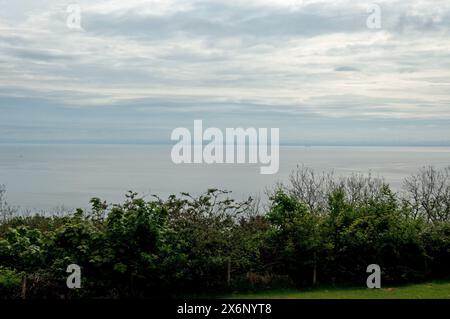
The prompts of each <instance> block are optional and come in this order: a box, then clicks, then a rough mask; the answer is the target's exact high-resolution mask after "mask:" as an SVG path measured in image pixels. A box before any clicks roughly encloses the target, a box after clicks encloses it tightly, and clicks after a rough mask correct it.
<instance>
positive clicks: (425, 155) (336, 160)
mask: <svg viewBox="0 0 450 319" xmlns="http://www.w3.org/2000/svg"><path fill="white" fill-rule="evenodd" d="M170 150H171V146H155V145H11V144H8V145H0V184H6V186H7V197H8V201H9V202H10V203H11V204H13V205H18V206H20V207H22V208H31V209H32V208H36V209H44V210H50V209H52V208H54V207H56V206H60V205H64V206H65V207H67V208H75V207H88V206H89V205H88V202H89V199H90V198H91V197H93V196H97V197H101V198H103V199H105V200H107V201H108V202H113V203H116V202H120V201H121V200H122V199H123V198H124V194H125V192H126V191H128V190H134V191H136V192H139V193H140V194H144V195H150V194H158V195H160V196H163V197H165V196H167V195H169V194H173V193H178V192H182V191H188V192H191V193H192V194H198V193H200V192H202V191H204V190H206V189H207V188H210V187H218V188H222V189H227V190H231V191H233V193H234V197H235V198H237V199H243V198H245V197H246V196H248V195H258V194H260V195H262V194H263V192H264V189H265V188H266V187H267V186H271V185H273V184H274V183H275V182H277V181H284V180H286V179H287V177H288V176H289V173H290V172H291V170H293V169H294V168H295V167H296V166H297V165H302V164H304V165H307V166H309V167H312V168H314V169H317V170H320V171H323V170H324V171H330V170H334V171H335V173H336V174H337V175H348V174H351V173H354V172H362V173H368V172H369V171H371V172H372V174H373V175H376V176H377V175H380V176H383V177H384V178H385V179H386V180H387V181H388V182H389V183H391V185H392V186H393V187H394V188H398V187H399V186H400V185H401V181H402V179H403V178H405V177H406V176H408V175H410V174H412V173H414V172H416V171H417V170H418V169H419V168H420V167H422V166H424V165H434V166H436V167H445V166H448V165H450V148H449V147H301V146H284V147H281V148H280V170H279V172H278V174H275V175H260V174H259V164H255V165H231V164H220V165H218V164H215V165H199V164H190V165H188V164H182V165H175V164H173V163H172V161H171V159H170Z"/></svg>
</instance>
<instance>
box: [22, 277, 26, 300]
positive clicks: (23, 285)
mask: <svg viewBox="0 0 450 319" xmlns="http://www.w3.org/2000/svg"><path fill="white" fill-rule="evenodd" d="M21 297H22V299H27V275H24V276H23V278H22V293H21Z"/></svg>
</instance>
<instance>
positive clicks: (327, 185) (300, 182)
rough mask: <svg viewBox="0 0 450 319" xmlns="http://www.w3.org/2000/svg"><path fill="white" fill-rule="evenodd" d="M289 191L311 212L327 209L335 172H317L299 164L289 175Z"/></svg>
mask: <svg viewBox="0 0 450 319" xmlns="http://www.w3.org/2000/svg"><path fill="white" fill-rule="evenodd" d="M289 182H290V185H289V187H288V192H289V194H290V195H291V196H293V197H294V198H296V199H297V200H299V201H300V202H302V203H303V204H305V205H306V207H307V208H308V209H309V210H310V211H311V212H316V213H321V212H323V211H325V209H326V207H327V202H328V195H329V192H330V190H331V189H333V187H334V184H335V182H334V173H333V172H330V173H326V172H321V173H319V174H317V173H316V172H315V171H314V170H313V169H311V168H309V167H306V166H303V165H302V166H297V169H296V170H295V171H293V172H292V173H291V175H290V176H289Z"/></svg>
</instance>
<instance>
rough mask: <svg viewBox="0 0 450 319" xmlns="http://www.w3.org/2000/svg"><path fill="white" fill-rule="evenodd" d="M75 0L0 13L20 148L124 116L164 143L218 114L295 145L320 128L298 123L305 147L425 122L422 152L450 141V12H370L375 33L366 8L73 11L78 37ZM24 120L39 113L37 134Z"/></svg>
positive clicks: (9, 103)
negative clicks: (70, 17) (377, 23)
mask: <svg viewBox="0 0 450 319" xmlns="http://www.w3.org/2000/svg"><path fill="white" fill-rule="evenodd" d="M70 3H73V2H67V3H64V2H58V3H57V4H55V3H54V2H52V1H31V0H28V1H16V2H14V3H10V4H4V5H3V8H2V11H1V13H0V69H1V72H0V112H1V111H2V110H3V111H5V112H4V114H5V115H4V116H2V117H1V118H0V125H5V127H6V125H8V130H7V131H6V132H3V133H5V134H6V135H8V134H9V136H15V140H20V139H23V140H27V139H30V138H31V137H32V136H37V135H39V136H42V139H45V138H46V136H47V138H49V136H50V133H48V134H47V133H45V132H48V130H49V128H50V127H52V129H51V130H50V131H52V132H54V131H55V130H56V131H57V130H58V127H60V126H59V125H56V124H51V123H52V122H51V121H52V120H53V121H61V122H70V120H69V119H66V116H69V114H70V118H72V119H78V121H79V123H78V124H77V125H75V126H74V130H75V129H76V128H78V129H80V130H83V129H85V131H86V132H88V131H90V129H89V128H90V127H91V126H90V125H94V124H92V123H94V122H95V121H97V123H104V125H105V128H104V129H103V131H102V132H103V133H102V136H104V137H105V139H107V137H108V129H107V125H106V122H104V121H103V120H102V119H101V118H100V117H99V116H100V115H99V114H102V116H103V118H108V119H109V121H110V123H116V122H117V123H120V118H121V117H123V116H124V114H126V118H127V119H128V120H127V121H125V122H124V123H123V125H120V126H119V129H121V130H123V132H125V133H124V134H125V135H126V134H130V136H131V133H130V132H131V131H133V130H132V129H131V128H132V126H133V121H137V122H140V121H144V120H145V119H148V121H149V122H152V123H153V126H154V125H155V122H154V120H153V119H152V117H157V118H158V119H159V121H160V123H164V125H165V126H164V125H162V124H161V127H162V126H164V127H165V128H164V129H162V130H160V131H159V133H158V134H157V135H158V136H159V135H160V136H161V139H162V138H163V134H162V133H161V132H163V131H164V132H165V131H166V130H168V129H169V128H171V126H172V125H174V124H175V123H180V122H182V119H192V118H194V117H196V116H197V117H198V116H203V117H205V118H211V119H214V118H215V117H219V116H220V117H222V118H224V120H223V123H222V124H224V125H225V123H226V125H229V126H233V123H240V124H242V125H246V124H245V119H248V123H249V124H247V126H249V125H250V124H255V125H257V124H258V123H261V124H262V123H267V122H269V123H270V121H268V120H267V119H275V118H279V120H280V126H281V124H283V125H284V126H285V127H286V132H289V133H288V136H287V137H286V139H289V140H296V139H297V140H302V141H303V140H307V139H308V137H305V136H301V137H300V136H298V135H299V134H304V132H303V131H301V130H297V131H296V129H295V128H296V127H297V126H298V125H297V123H298V122H299V120H300V119H304V120H305V121H310V122H309V123H315V124H316V125H315V126H312V125H308V124H307V123H306V122H304V123H303V124H304V125H305V126H307V127H308V128H309V129H310V130H312V132H311V140H314V136H320V138H321V139H324V141H325V140H326V138H327V134H328V135H329V136H332V137H333V138H334V137H337V138H339V136H340V137H341V138H340V139H341V140H344V139H349V140H351V138H352V137H351V136H348V134H347V133H344V132H346V130H347V127H348V125H350V126H351V125H355V127H357V126H358V125H359V124H358V121H370V123H373V125H371V129H372V130H373V128H374V127H384V128H385V129H384V130H380V132H377V133H376V135H377V138H379V139H380V140H383V139H387V138H388V137H389V134H392V131H391V132H389V130H390V128H392V129H394V127H395V126H401V127H403V129H404V130H408V127H414V130H416V131H417V127H419V128H420V125H425V123H426V125H427V126H426V127H428V129H427V133H426V134H424V136H426V140H425V141H423V142H424V143H425V142H426V141H444V143H447V142H446V141H449V138H448V137H447V136H450V134H449V133H450V129H448V130H447V131H445V125H443V124H442V121H450V94H449V92H450V87H449V86H450V59H449V58H450V42H449V41H448V39H449V35H450V4H449V3H448V1H438V0H437V1H424V0H414V1H398V0H397V1H378V2H377V3H379V4H380V6H381V17H382V28H381V29H380V30H370V29H368V28H367V26H366V19H367V17H368V15H369V13H367V11H366V9H367V7H368V5H370V4H371V2H370V1H358V2H356V1H350V0H341V1H333V2H332V3H330V2H329V1H308V0H304V1H301V0H299V1H296V0H286V1H275V0H260V1H256V0H252V1H239V0H233V1H173V0H167V1H163V0H160V1H137V0H133V1H126V2H125V1H95V2H93V1H79V2H78V3H79V4H80V6H81V10H82V11H81V13H82V15H81V17H82V27H83V28H84V30H83V31H76V30H70V29H68V28H67V26H66V24H65V21H66V18H67V12H66V7H67V5H68V4H70ZM24 8H25V10H24ZM6 110H8V112H7V113H6ZM24 110H27V111H26V112H31V110H34V111H33V112H34V113H33V114H44V115H43V118H46V119H47V120H46V121H43V122H41V126H38V127H41V128H42V131H41V132H39V134H38V132H33V130H32V129H30V124H29V121H28V120H27V119H26V118H25V117H26V114H27V113H26V112H25V111H24ZM106 110H108V111H106ZM77 112H78V113H77ZM108 112H109V113H108ZM77 114H78V116H77ZM88 114H92V118H93V119H95V120H88V119H89V117H88ZM264 114H265V116H266V117H267V119H265V118H264ZM252 116H256V118H257V119H258V123H254V121H253V118H252ZM289 117H291V121H289ZM317 121H319V122H317ZM320 121H323V123H327V125H326V128H323V127H321V128H320V132H319V131H318V130H319V129H317V132H315V131H314V130H315V127H320V125H318V123H320ZM333 121H334V122H333ZM392 121H393V122H392ZM430 121H431V122H430ZM433 121H436V124H435V127H439V130H430V129H429V125H434V124H433ZM305 123H306V124H305ZM343 123H345V127H344V124H343ZM351 123H353V124H351ZM377 123H378V124H377ZM417 123H419V124H417ZM420 123H422V124H420ZM102 125H103V124H102ZM127 125H128V126H127ZM271 126H278V123H276V122H274V123H273V124H272V125H271ZM448 126H449V127H450V125H448ZM32 127H34V126H32ZM65 127H67V125H65ZM142 127H143V128H148V126H146V125H143V126H142ZM172 128H173V127H172ZM386 128H387V129H386ZM59 129H61V130H62V129H63V127H60V128H59ZM362 129H363V128H361V130H362ZM425 129H426V128H425V126H424V130H425ZM36 130H37V128H36ZM368 130H369V128H368ZM409 130H411V132H410V133H411V134H409V135H410V136H416V133H414V134H412V129H411V128H409ZM442 130H444V132H445V134H444V135H446V136H444V137H443V136H435V135H433V134H438V133H439V134H441V133H442V132H443V131H442ZM416 131H415V132H416ZM126 132H128V133H126ZM149 132H150V131H149ZM152 132H153V131H152ZM383 132H387V133H383ZM153 133H155V132H153ZM156 133H157V132H156ZM5 134H3V137H2V138H3V140H6V139H7V138H8V136H6V137H5ZM33 134H34V135H33ZM52 134H53V133H52ZM71 134H72V135H70V134H69V135H70V136H73V138H76V136H79V134H76V133H75V131H74V132H72V133H71ZM142 134H143V133H142ZM383 134H385V137H383ZM69 135H67V134H65V136H69ZM81 135H83V134H81ZM362 135H364V136H366V137H367V139H370V138H369V137H370V136H371V135H370V131H367V132H366V133H365V134H362ZM404 135H405V137H404V140H406V136H408V134H406V133H405V134H404ZM83 136H84V138H88V134H87V133H86V134H84V135H83ZM110 136H111V137H112V138H114V136H116V135H115V133H112V132H110ZM419 136H420V135H419V134H417V139H420V138H419ZM2 138H0V141H1V139H2Z"/></svg>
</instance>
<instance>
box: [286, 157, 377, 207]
mask: <svg viewBox="0 0 450 319" xmlns="http://www.w3.org/2000/svg"><path fill="white" fill-rule="evenodd" d="M385 185H386V183H385V182H384V180H383V179H382V178H378V177H373V176H372V174H371V173H369V174H368V175H363V174H352V175H350V176H348V177H336V176H335V175H334V172H319V173H317V172H315V171H314V170H313V169H311V168H308V167H306V166H297V169H296V170H295V171H293V172H292V173H291V175H290V177H289V185H288V186H287V187H286V190H287V192H288V193H289V194H290V195H291V196H293V197H294V198H296V199H297V200H299V201H300V202H302V203H303V204H305V205H306V207H307V208H308V209H309V210H310V211H311V212H315V213H319V214H321V213H325V212H326V211H327V207H328V198H329V195H330V194H331V193H332V192H334V191H337V190H341V191H343V192H344V193H345V196H346V199H347V200H348V201H349V202H351V203H354V204H355V203H368V202H369V201H370V200H373V199H376V198H379V197H380V196H381V194H382V191H383V187H384V186H385Z"/></svg>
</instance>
